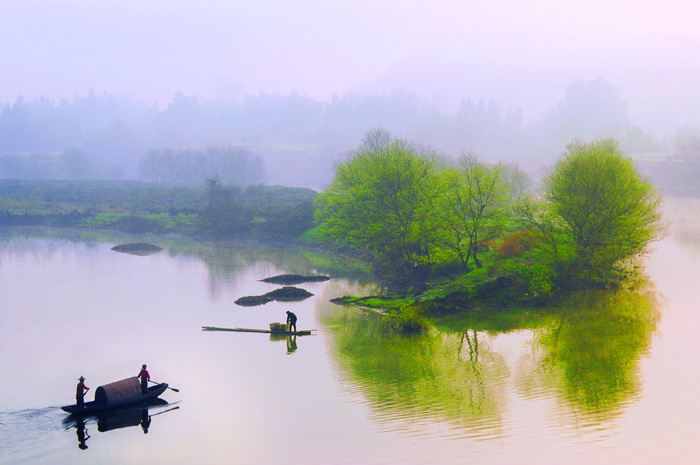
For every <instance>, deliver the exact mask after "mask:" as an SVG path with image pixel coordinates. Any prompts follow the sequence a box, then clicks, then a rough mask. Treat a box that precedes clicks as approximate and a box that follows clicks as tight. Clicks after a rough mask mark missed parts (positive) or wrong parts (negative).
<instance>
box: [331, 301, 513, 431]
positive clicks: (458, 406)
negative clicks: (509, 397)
mask: <svg viewBox="0 0 700 465" xmlns="http://www.w3.org/2000/svg"><path fill="white" fill-rule="evenodd" d="M324 320H325V321H324ZM321 321H322V323H324V324H325V325H327V326H332V328H333V332H334V336H335V337H334V338H333V342H334V345H335V347H334V350H335V353H336V355H337V359H338V361H339V363H340V364H341V365H342V368H343V370H344V371H346V372H347V373H348V374H349V376H350V377H351V378H352V382H353V385H354V386H355V387H357V388H359V389H360V390H361V391H362V392H363V394H364V395H365V396H366V397H367V398H368V399H369V400H370V402H371V403H372V405H373V407H374V408H375V409H376V413H377V414H378V416H379V417H381V418H385V419H389V420H390V419H399V418H407V414H409V415H410V416H411V417H412V418H414V419H420V418H424V417H427V416H440V417H444V418H445V419H447V420H449V421H456V422H458V423H459V424H461V425H476V424H479V425H490V426H489V428H492V427H493V426H495V425H498V424H499V422H500V417H501V413H502V412H501V409H502V408H503V406H504V402H503V383H502V381H503V380H504V379H506V378H507V367H506V364H505V361H504V360H503V359H502V357H500V355H499V354H497V353H494V352H492V351H490V349H489V346H488V344H486V343H485V342H483V341H480V340H479V335H478V334H477V333H476V332H472V333H471V334H467V333H464V334H448V333H444V332H440V331H437V330H432V331H430V332H429V333H428V334H424V335H420V336H411V337H404V336H399V335H397V334H396V333H395V332H394V331H393V330H392V329H391V327H390V325H388V324H386V321H385V320H384V319H383V318H382V317H380V316H377V315H374V314H370V313H362V311H360V310H357V309H347V308H340V309H338V310H337V311H335V312H332V313H328V314H324V315H322V320H321Z"/></svg>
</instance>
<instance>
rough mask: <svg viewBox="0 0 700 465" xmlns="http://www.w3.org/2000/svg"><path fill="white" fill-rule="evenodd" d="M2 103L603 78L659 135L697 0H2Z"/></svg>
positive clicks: (697, 63)
mask: <svg viewBox="0 0 700 465" xmlns="http://www.w3.org/2000/svg"><path fill="white" fill-rule="evenodd" d="M0 11H1V13H0V31H1V32H0V83H1V84H0V102H4V103H13V102H15V100H16V99H17V98H18V96H22V97H24V98H25V99H38V98H40V97H41V96H45V97H47V98H49V99H52V100H60V99H72V98H73V97H74V96H75V95H86V94H88V93H89V92H90V91H94V92H96V93H97V94H102V93H109V94H113V95H116V96H123V95H130V96H131V97H133V98H134V99H135V100H138V101H145V102H148V103H157V104H158V105H160V106H165V105H167V104H168V103H169V102H170V101H171V100H172V99H173V96H174V95H175V94H176V93H178V92H182V93H183V94H185V95H188V96H195V97H199V98H204V99H216V98H227V99H231V98H233V99H235V98H242V96H243V95H244V94H251V95H256V94H258V93H259V92H265V93H270V94H274V93H281V94H287V93H289V92H291V91H296V92H298V93H300V94H302V95H304V96H307V97H309V98H313V99H318V100H322V101H324V100H328V99H330V98H331V96H332V95H333V94H334V93H335V94H337V95H344V94H346V93H349V92H361V93H374V92H378V93H388V92H391V91H392V90H403V91H405V92H408V93H415V94H417V95H418V96H419V97H421V98H425V99H428V100H429V101H431V102H439V105H441V106H442V107H443V108H445V109H446V110H448V109H454V108H456V107H457V106H458V104H459V101H460V100H461V99H462V98H471V99H473V100H479V99H484V100H485V101H488V100H492V99H493V100H496V101H498V102H500V103H501V104H502V105H503V106H504V107H508V106H513V107H516V108H521V109H523V114H524V118H525V120H526V121H529V120H534V119H537V118H538V117H539V116H540V114H541V113H542V112H544V111H546V110H548V109H551V108H554V107H556V105H557V104H558V102H559V101H561V100H562V98H563V95H564V93H565V90H566V88H567V85H568V84H569V83H571V82H572V81H575V80H579V79H582V80H584V81H591V80H593V79H596V78H600V77H602V78H605V79H606V80H607V81H608V82H610V83H611V84H612V85H613V86H615V87H617V88H619V89H620V90H621V94H622V95H621V96H622V98H623V99H624V100H625V101H627V102H629V105H630V107H629V113H630V116H631V117H632V119H633V120H634V121H635V122H636V123H637V124H639V125H640V126H641V127H642V128H643V129H644V130H647V131H654V132H655V133H657V134H658V135H659V136H663V135H664V134H666V133H669V132H672V131H673V130H675V129H676V128H678V127H680V126H684V125H691V126H697V125H698V124H700V92H698V89H697V82H700V59H698V58H700V57H699V54H700V29H698V28H697V24H699V23H700V4H698V3H697V2H691V1H683V0H669V1H665V2H659V1H651V0H644V1H631V0H613V1H599V0H593V1H591V0H586V1H583V0H575V1H567V2H558V1H554V0H535V1H521V0H497V1H493V2H476V1H449V0H439V1H433V2H419V1H401V2H399V1H393V0H388V1H379V2H377V1H366V0H340V1H333V2H326V1H319V0H295V1H285V0H263V1H257V0H256V1H236V2H228V1H207V2H195V1H194V0H175V1H172V0H169V1H163V0H152V1H148V2H143V1H135V0H106V1H100V2H93V1H88V0H55V1H41V0H27V1H21V2H17V1H10V0H2V1H0Z"/></svg>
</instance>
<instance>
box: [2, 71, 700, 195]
mask: <svg viewBox="0 0 700 465" xmlns="http://www.w3.org/2000/svg"><path fill="white" fill-rule="evenodd" d="M372 127H384V128H386V129H387V130H389V131H391V132H392V133H393V134H400V135H401V137H403V138H405V139H408V140H420V141H423V143H425V144H427V145H430V146H431V147H434V148H436V149H437V150H440V151H442V152H445V153H450V154H458V153H460V152H461V151H462V150H469V151H472V152H475V153H479V154H480V156H481V157H483V158H484V159H487V160H492V161H493V160H499V159H500V160H503V159H505V160H519V161H521V162H523V163H525V162H529V163H532V162H536V163H542V162H549V161H550V158H549V157H548V156H544V155H541V154H548V153H558V152H559V151H561V150H563V148H564V147H565V145H566V143H567V142H568V141H569V140H571V139H573V138H574V137H581V138H582V139H584V140H592V139H595V138H599V137H612V138H615V139H616V140H618V141H620V145H621V147H622V148H623V149H624V150H625V151H626V152H627V153H632V154H649V153H666V154H668V153H675V151H677V150H678V151H683V153H687V152H690V153H694V154H696V155H700V152H698V151H697V150H700V147H697V144H695V142H694V139H693V138H692V137H691V136H692V134H693V131H695V133H696V132H697V131H696V130H695V129H693V128H681V129H679V131H678V133H677V134H676V135H675V136H674V137H673V138H671V139H668V140H666V139H662V140H660V139H659V138H657V137H655V136H654V135H653V134H651V133H648V132H645V131H644V130H642V129H641V128H640V127H638V126H636V125H635V124H634V122H633V121H632V119H631V118H630V116H629V114H628V105H627V103H626V102H625V100H624V99H623V98H622V93H621V91H620V90H619V89H618V88H616V87H615V86H613V85H612V84H610V83H609V82H607V81H606V80H605V79H595V80H592V81H575V82H572V83H571V84H570V85H569V87H568V89H567V91H566V93H565V95H564V96H563V98H562V100H561V101H560V102H559V104H558V105H557V106H556V107H555V108H552V109H551V110H550V111H548V112H545V113H544V114H543V115H541V117H540V118H539V119H537V120H536V121H532V122H526V121H525V119H524V117H523V112H522V110H521V109H514V108H511V107H508V106H506V105H504V104H503V103H501V102H496V101H493V100H491V101H485V100H481V99H470V98H464V99H463V100H462V101H461V102H460V104H459V105H458V106H457V107H456V109H455V110H452V111H446V110H443V109H441V108H440V107H439V106H438V105H436V104H433V103H428V102H425V101H422V100H421V99H419V98H417V97H416V96H415V95H413V94H410V93H405V92H393V93H390V94H374V95H367V94H358V93H350V94H346V95H342V96H338V95H334V96H332V97H331V98H330V99H329V100H327V101H319V100H315V99H312V98H308V97H305V96H303V95H300V94H298V93H294V92H292V93H290V94H287V95H278V94H276V95H269V94H264V93H260V94H258V95H245V96H243V97H242V98H240V99H237V100H230V99H229V100H224V99H219V100H207V99H201V98H196V97H192V96H187V95H184V94H182V93H178V94H176V95H175V96H174V98H173V100H172V101H171V102H170V103H169V104H168V105H167V106H165V107H164V108H159V107H157V106H155V105H152V104H147V103H144V102H138V101H134V100H132V99H131V98H128V97H121V98H117V97H114V96H112V95H96V94H94V93H90V94H88V95H87V96H82V97H81V96H76V97H75V98H74V99H73V100H72V101H68V100H61V101H60V102H54V101H51V100H48V99H44V98H42V99H39V100H34V101H28V100H25V99H22V98H21V97H20V98H18V99H17V100H16V101H15V102H13V103H6V104H4V106H2V107H0V154H6V155H7V154H12V155H13V156H15V158H16V159H23V158H26V157H30V156H34V157H35V158H36V157H37V156H39V155H45V154H63V153H66V152H68V151H71V152H74V153H79V154H81V156H83V157H85V158H86V159H87V161H88V163H82V164H74V166H73V168H72V171H71V172H70V173H68V172H67V171H66V170H63V171H60V170H59V169H58V168H56V170H55V171H52V174H51V176H50V177H53V178H61V177H63V178H68V176H73V177H77V178H109V179H140V176H141V172H140V171H139V166H140V161H141V157H142V156H143V155H144V154H146V153H148V152H149V151H151V150H159V151H166V150H173V151H183V150H186V149H196V150H200V149H202V148H204V147H207V146H210V145H224V146H227V145H232V146H246V147H251V148H252V149H253V150H255V152H256V153H258V154H259V155H261V156H262V157H263V158H265V157H266V156H267V155H269V156H270V157H272V155H271V154H274V155H275V156H279V155H280V154H281V155H283V156H290V157H291V156H297V155H293V154H295V153H296V152H295V150H297V149H298V148H299V147H301V148H302V149H303V150H302V152H303V154H304V155H305V156H309V155H313V156H316V157H318V158H319V159H323V160H328V161H330V160H332V159H333V158H334V157H335V156H336V155H337V154H338V153H343V152H346V151H347V150H350V149H352V147H353V146H354V145H355V143H356V141H357V140H360V139H361V138H362V137H363V135H364V134H365V133H366V131H367V130H368V129H369V128H372ZM28 165H31V163H28ZM317 169H318V170H319V172H320V170H321V168H320V167H319V168H317ZM13 173H17V174H22V173H24V171H22V170H15V171H14V172H13ZM324 173H325V171H324ZM0 175H2V176H8V175H7V174H2V173H0ZM13 175H14V174H13ZM321 176H326V174H323V173H322V174H319V176H318V177H319V178H320V177H321ZM324 181H326V180H325V179H324ZM289 184H291V180H290V182H289ZM323 184H325V182H324V183H323Z"/></svg>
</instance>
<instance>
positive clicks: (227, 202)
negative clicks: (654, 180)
mask: <svg viewBox="0 0 700 465" xmlns="http://www.w3.org/2000/svg"><path fill="white" fill-rule="evenodd" d="M531 184H532V181H531V180H530V179H529V177H528V176H527V175H526V174H524V172H523V171H521V170H520V169H519V168H518V167H517V166H511V165H504V164H502V163H486V162H482V161H481V160H479V159H478V158H477V157H476V156H474V155H473V154H469V153H467V154H464V155H462V156H461V157H459V158H458V159H456V160H454V159H447V158H445V157H443V156H441V155H440V154H437V153H434V152H433V151H431V150H429V149H426V148H424V147H421V146H418V145H415V144H413V143H410V142H408V141H405V140H401V139H395V138H393V137H391V135H390V134H389V133H388V132H386V131H383V130H375V131H370V132H369V133H368V134H367V136H366V137H365V139H364V140H363V141H362V143H361V144H360V145H359V146H358V147H357V148H356V149H355V150H353V151H351V152H349V153H347V154H346V155H344V156H343V157H341V158H340V159H339V160H338V161H337V163H336V165H335V177H334V179H333V181H332V183H331V185H330V186H329V187H328V188H327V189H326V190H325V191H324V192H322V193H320V194H319V193H318V192H316V191H314V190H311V189H304V188H288V187H282V186H247V187H241V186H236V185H224V184H222V183H221V182H220V181H219V180H218V178H213V179H208V180H207V181H206V182H205V183H204V184H203V185H201V186H195V185H183V184H172V183H147V182H135V181H58V180H36V181H20V180H0V226H45V227H67V228H77V229H88V230H115V231H120V232H126V233H134V234H145V233H148V234H179V235H184V236H190V237H203V238H211V239H215V240H219V239H221V240H228V239H240V238H247V239H253V240H257V241H260V242H270V243H284V244H289V245H295V246H301V247H307V248H312V249H316V250H320V251H326V252H330V253H334V254H343V255H346V256H351V257H353V258H356V259H360V260H363V261H365V262H366V263H368V264H369V265H370V267H371V269H372V271H373V272H374V275H375V276H377V277H379V280H380V282H381V283H382V284H383V285H384V286H385V288H384V291H382V295H378V296H360V297H353V296H346V297H343V298H341V299H338V300H336V301H335V302H337V303H342V304H346V305H354V306H357V307H362V308H366V309H370V310H373V311H377V312H379V313H382V314H385V315H389V316H390V317H391V320H392V321H393V322H394V323H395V324H396V325H397V328H398V329H399V330H400V331H402V332H408V333H412V332H416V331H420V330H421V329H422V328H424V327H425V326H426V325H427V320H426V316H429V315H437V314H446V313H451V312H478V311H482V310H480V309H483V308H488V311H499V310H500V309H503V308H506V307H516V306H518V307H522V306H525V307H533V306H539V305H545V304H547V303H551V302H552V301H554V300H555V299H557V298H558V297H560V296H562V295H564V294H566V293H567V292H571V291H575V290H579V289H585V288H597V289H605V288H627V289H631V288H634V287H636V286H637V285H638V284H639V283H640V281H641V277H640V276H641V275H640V270H641V265H640V260H639V259H640V258H641V257H643V256H644V254H645V253H646V250H647V245H648V244H649V243H650V242H652V241H655V240H658V239H660V238H661V237H663V235H664V232H665V224H664V222H663V220H662V218H661V215H660V202H661V196H660V195H659V194H658V193H657V192H656V190H655V188H654V186H653V185H652V184H651V183H650V182H649V181H648V180H647V178H646V177H645V176H643V175H642V174H641V173H640V172H639V171H638V169H637V167H636V165H635V164H634V162H633V161H632V160H631V159H630V158H629V157H627V156H626V155H625V154H623V153H622V152H621V151H620V149H619V147H618V145H617V143H616V142H615V141H613V140H600V141H596V142H592V143H588V144H585V143H581V142H578V141H574V142H572V144H570V145H569V146H568V148H567V152H566V153H564V154H563V155H562V156H561V157H560V159H559V160H558V161H557V162H556V163H555V164H554V165H553V166H552V167H550V168H549V169H548V171H547V172H546V173H545V177H544V179H543V181H542V186H541V187H540V188H539V189H538V190H535V189H533V188H532V187H531ZM134 247H136V248H135V249H133V250H131V251H127V253H138V254H146V253H154V252H156V250H150V251H147V250H145V249H143V247H138V246H134ZM115 249H116V248H115ZM278 278H279V282H275V281H274V280H275V279H278ZM310 278H313V279H316V280H321V279H330V277H303V276H291V275H290V276H283V277H272V278H268V279H272V281H268V282H275V283H276V284H286V285H288V286H291V285H293V284H298V283H300V282H304V280H306V279H310ZM300 279H301V281H299V280H300ZM263 281H264V280H263ZM283 289H294V288H291V287H289V288H283ZM280 292H282V291H280ZM290 295H291V294H290ZM277 297H279V298H286V297H288V296H286V295H282V296H270V295H267V294H266V295H263V296H249V297H246V298H243V299H242V300H241V303H239V302H238V301H237V302H236V303H238V304H239V305H261V304H263V303H265V302H263V300H267V301H269V299H272V298H277ZM295 297H299V296H295ZM256 299H257V300H256ZM239 300H240V299H239Z"/></svg>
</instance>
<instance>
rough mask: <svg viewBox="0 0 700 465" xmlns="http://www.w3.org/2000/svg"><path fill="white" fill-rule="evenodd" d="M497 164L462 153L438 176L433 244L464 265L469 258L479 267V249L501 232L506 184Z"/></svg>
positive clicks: (507, 187)
mask: <svg viewBox="0 0 700 465" xmlns="http://www.w3.org/2000/svg"><path fill="white" fill-rule="evenodd" d="M504 171H505V170H504V167H503V166H502V165H500V164H496V165H492V164H487V163H482V162H480V161H479V159H478V158H477V157H476V156H474V155H470V154H466V155H463V156H462V157H460V158H459V159H458V160H457V161H456V163H455V164H454V165H453V166H451V167H449V168H447V169H446V170H445V171H444V172H443V175H442V181H443V185H442V186H443V187H442V189H441V190H440V194H439V197H438V202H439V204H438V205H436V207H437V208H435V216H436V218H437V227H436V228H434V229H433V232H434V235H435V244H436V245H437V246H439V247H442V248H444V249H447V250H450V251H452V252H453V253H454V254H455V255H456V256H457V257H458V258H459V260H460V261H461V263H462V266H463V267H464V268H467V266H468V264H469V260H470V258H471V259H473V261H474V265H476V267H477V268H481V266H482V264H481V261H480V260H479V257H478V252H479V250H480V248H481V247H482V246H483V245H484V244H485V243H487V242H488V241H491V240H493V239H495V238H497V237H498V236H500V235H501V233H502V231H503V225H504V220H505V216H506V215H505V213H506V208H505V207H506V204H507V199H508V194H509V187H510V186H509V185H508V184H507V183H506V180H505V178H504V176H503V174H504Z"/></svg>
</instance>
